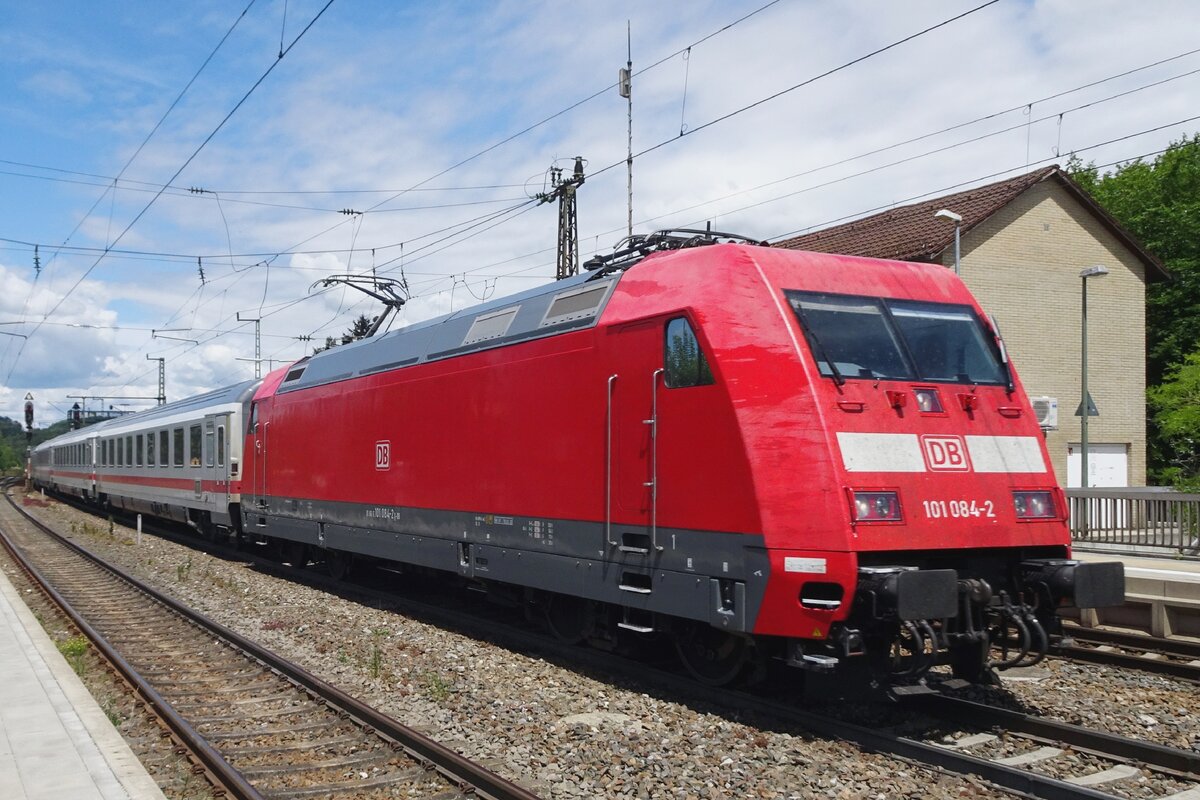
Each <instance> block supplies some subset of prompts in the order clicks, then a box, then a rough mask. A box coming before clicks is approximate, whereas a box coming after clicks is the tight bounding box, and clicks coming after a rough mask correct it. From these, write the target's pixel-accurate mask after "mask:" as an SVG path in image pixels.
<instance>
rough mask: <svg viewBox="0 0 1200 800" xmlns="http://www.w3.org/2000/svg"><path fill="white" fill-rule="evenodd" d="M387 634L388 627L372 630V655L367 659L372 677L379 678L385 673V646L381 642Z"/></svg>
mask: <svg viewBox="0 0 1200 800" xmlns="http://www.w3.org/2000/svg"><path fill="white" fill-rule="evenodd" d="M387 635H388V632H387V629H386V628H375V629H374V630H372V631H371V656H370V658H369V659H368V660H367V672H368V673H369V674H370V676H371V677H372V678H378V677H379V676H380V675H381V674H382V673H383V648H382V646H381V643H382V641H383V638H384V637H385V636H387Z"/></svg>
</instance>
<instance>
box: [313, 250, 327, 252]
mask: <svg viewBox="0 0 1200 800" xmlns="http://www.w3.org/2000/svg"><path fill="white" fill-rule="evenodd" d="M313 252H331V251H328V250H322V251H313Z"/></svg>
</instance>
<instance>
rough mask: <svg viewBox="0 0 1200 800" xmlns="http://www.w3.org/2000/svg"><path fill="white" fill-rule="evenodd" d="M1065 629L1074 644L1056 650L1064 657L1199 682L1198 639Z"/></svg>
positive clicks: (1199, 659) (1199, 650)
mask: <svg viewBox="0 0 1200 800" xmlns="http://www.w3.org/2000/svg"><path fill="white" fill-rule="evenodd" d="M1068 632H1069V634H1070V636H1071V637H1072V638H1073V639H1074V640H1075V644H1074V645H1073V646H1071V647H1066V648H1063V649H1062V651H1061V652H1059V653H1057V655H1060V656H1062V657H1064V658H1069V659H1072V660H1074V661H1083V662H1087V663H1090V664H1106V665H1109V666H1114V667H1121V668H1123V669H1137V670H1142V671H1145V672H1152V673H1154V674H1157V675H1167V676H1170V677H1172V678H1179V679H1181V680H1186V681H1191V682H1192V683H1197V684H1200V642H1196V641H1189V640H1186V639H1156V638H1153V637H1151V636H1146V635H1144V634H1139V633H1128V632H1124V631H1111V630H1099V629H1095V628H1081V627H1074V626H1072V627H1070V628H1069V629H1068Z"/></svg>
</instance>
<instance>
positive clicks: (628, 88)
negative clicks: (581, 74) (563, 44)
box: [617, 20, 633, 236]
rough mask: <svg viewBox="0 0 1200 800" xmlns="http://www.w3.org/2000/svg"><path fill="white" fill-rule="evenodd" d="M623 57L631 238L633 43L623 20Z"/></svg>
mask: <svg viewBox="0 0 1200 800" xmlns="http://www.w3.org/2000/svg"><path fill="white" fill-rule="evenodd" d="M625 56H626V61H625V69H623V70H621V71H620V72H619V73H618V80H617V83H618V85H619V87H618V88H619V90H620V92H621V97H624V98H625V100H626V105H627V106H628V108H629V128H628V132H629V138H628V150H627V151H626V152H627V153H628V155H627V156H626V157H625V170H626V172H627V173H628V174H629V181H628V186H629V218H628V221H627V223H626V226H625V227H626V235H627V236H633V43H632V37H631V34H630V25H629V20H625Z"/></svg>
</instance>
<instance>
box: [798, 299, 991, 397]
mask: <svg viewBox="0 0 1200 800" xmlns="http://www.w3.org/2000/svg"><path fill="white" fill-rule="evenodd" d="M785 294H786V295H787V298H788V301H789V302H790V303H791V306H792V310H793V312H794V313H795V314H796V319H797V320H798V321H799V323H800V327H801V329H802V330H803V331H804V337H805V339H806V340H807V341H808V346H809V350H810V351H811V352H812V355H813V359H814V360H815V361H816V362H817V368H818V369H819V370H820V372H821V374H822V375H823V376H825V377H831V378H834V379H835V380H838V381H841V380H848V379H854V378H864V379H870V380H874V379H885V380H888V379H890V380H924V381H933V382H938V383H969V384H988V385H996V384H1003V383H1004V382H1005V380H1006V379H1005V375H1004V367H1003V365H1002V364H1001V363H1000V359H999V355H998V353H997V351H996V348H995V347H994V346H993V345H992V344H990V340H989V337H988V334H987V332H986V330H985V329H984V327H983V324H982V322H981V321H980V320H979V318H978V316H976V314H975V311H974V309H972V308H971V307H970V306H965V305H954V304H951V303H926V302H916V301H911V300H892V299H885V298H880V297H857V296H852V295H835V294H819V293H815V292H799V291H792V290H788V291H786V292H785Z"/></svg>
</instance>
